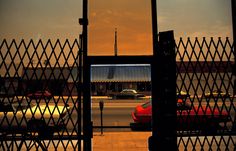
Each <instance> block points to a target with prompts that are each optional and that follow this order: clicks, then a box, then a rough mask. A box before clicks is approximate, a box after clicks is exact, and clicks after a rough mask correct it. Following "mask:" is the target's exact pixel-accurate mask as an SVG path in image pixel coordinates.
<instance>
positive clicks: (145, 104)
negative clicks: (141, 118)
mask: <svg viewBox="0 0 236 151" xmlns="http://www.w3.org/2000/svg"><path fill="white" fill-rule="evenodd" d="M150 105H151V102H147V103H144V104H142V107H143V108H144V109H145V108H147V107H149V106H150Z"/></svg>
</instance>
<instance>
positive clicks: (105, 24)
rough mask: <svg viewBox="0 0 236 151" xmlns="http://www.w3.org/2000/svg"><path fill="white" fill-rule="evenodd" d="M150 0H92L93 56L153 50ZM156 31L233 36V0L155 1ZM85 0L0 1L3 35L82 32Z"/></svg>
mask: <svg viewBox="0 0 236 151" xmlns="http://www.w3.org/2000/svg"><path fill="white" fill-rule="evenodd" d="M150 3H151V1H147V0H89V26H88V29H89V30H88V32H89V35H88V48H89V50H88V51H89V52H88V53H89V55H114V32H115V28H117V31H118V55H151V54H152V37H151V32H152V31H151V4H150ZM157 9H158V12H157V14H158V31H166V30H174V34H175V37H176V39H179V37H183V38H186V37H199V38H201V37H216V38H217V37H230V38H232V21H231V5H230V1H229V0H157ZM81 17H82V0H20V1H19V0H0V19H1V24H0V40H3V39H4V38H6V39H13V38H14V39H18V40H19V39H22V38H23V39H34V40H36V41H37V40H39V39H42V40H43V41H46V40H48V39H61V40H62V41H63V40H65V39H69V40H71V41H72V40H74V39H77V38H78V37H79V34H80V33H81V26H80V25H79V23H78V19H79V18H81Z"/></svg>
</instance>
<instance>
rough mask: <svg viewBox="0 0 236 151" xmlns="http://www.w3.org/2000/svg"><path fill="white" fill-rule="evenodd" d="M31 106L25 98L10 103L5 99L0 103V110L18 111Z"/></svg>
mask: <svg viewBox="0 0 236 151" xmlns="http://www.w3.org/2000/svg"><path fill="white" fill-rule="evenodd" d="M33 106H34V104H33V103H31V102H27V101H26V100H18V101H14V102H12V103H11V104H10V103H9V102H6V101H5V102H1V103H0V112H13V111H20V110H25V109H27V108H31V107H33Z"/></svg>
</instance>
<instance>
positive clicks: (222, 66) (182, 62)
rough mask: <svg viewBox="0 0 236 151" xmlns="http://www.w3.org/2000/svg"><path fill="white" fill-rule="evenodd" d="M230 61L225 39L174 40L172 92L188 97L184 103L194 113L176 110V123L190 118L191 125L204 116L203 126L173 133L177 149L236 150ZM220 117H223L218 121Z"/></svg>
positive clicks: (235, 105)
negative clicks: (174, 73)
mask: <svg viewBox="0 0 236 151" xmlns="http://www.w3.org/2000/svg"><path fill="white" fill-rule="evenodd" d="M234 59H235V52H234V49H233V45H232V43H231V42H230V40H229V39H228V38H225V39H223V38H222V39H221V38H218V39H213V38H202V39H200V38H199V39H198V38H196V39H191V40H190V39H186V40H183V39H180V40H179V41H176V68H177V69H176V74H177V81H176V82H177V84H176V86H177V88H176V89H177V92H179V94H180V93H181V91H182V93H183V91H185V92H186V93H187V94H188V95H187V98H184V100H185V99H186V102H188V103H189V105H190V106H191V108H192V110H194V111H193V112H191V111H192V110H191V111H189V110H188V111H185V110H183V111H179V116H178V118H177V120H179V121H181V120H183V119H184V117H185V118H187V119H188V118H189V119H190V118H193V119H192V120H191V122H193V123H195V122H196V121H200V120H201V122H203V121H202V119H204V116H205V117H207V118H206V120H207V122H204V125H201V124H199V125H197V127H195V128H194V129H191V130H180V131H177V136H178V141H177V145H178V149H179V150H235V149H236V137H235V130H236V129H235V123H236V122H235V117H236V116H235V112H236V100H235V99H236V98H235V89H236V88H235V84H236V83H235V80H236V77H235V76H236V75H235V68H236V67H235V60H234ZM201 112H203V114H202V115H200V114H201ZM192 113H194V115H195V116H194V117H193V116H192ZM186 115H187V116H186ZM224 115H225V116H227V117H226V119H224V120H222V121H221V119H222V118H220V117H223V116H224ZM189 124H190V123H189ZM211 125H213V126H211Z"/></svg>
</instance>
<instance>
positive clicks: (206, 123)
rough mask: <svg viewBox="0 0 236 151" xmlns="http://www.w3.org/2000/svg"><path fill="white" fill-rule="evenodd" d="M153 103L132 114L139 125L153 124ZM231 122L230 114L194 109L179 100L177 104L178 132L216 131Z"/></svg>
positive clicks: (208, 109) (187, 103)
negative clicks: (221, 124)
mask: <svg viewBox="0 0 236 151" xmlns="http://www.w3.org/2000/svg"><path fill="white" fill-rule="evenodd" d="M151 117H152V105H151V102H147V103H144V104H142V105H138V106H137V107H136V108H135V110H134V111H133V112H132V118H133V120H134V122H135V123H136V124H137V123H138V124H144V125H147V124H149V125H150V123H151ZM229 120H230V117H229V113H228V112H226V111H219V109H217V108H216V109H214V110H212V109H210V108H209V107H208V108H206V107H201V108H198V107H194V106H191V103H189V102H188V101H184V100H182V99H178V102H177V123H176V124H177V129H178V130H209V129H210V130H214V129H218V128H220V127H221V126H220V123H225V122H228V121H229Z"/></svg>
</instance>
